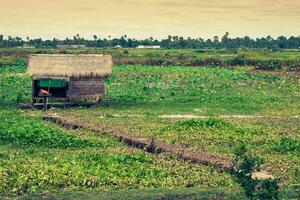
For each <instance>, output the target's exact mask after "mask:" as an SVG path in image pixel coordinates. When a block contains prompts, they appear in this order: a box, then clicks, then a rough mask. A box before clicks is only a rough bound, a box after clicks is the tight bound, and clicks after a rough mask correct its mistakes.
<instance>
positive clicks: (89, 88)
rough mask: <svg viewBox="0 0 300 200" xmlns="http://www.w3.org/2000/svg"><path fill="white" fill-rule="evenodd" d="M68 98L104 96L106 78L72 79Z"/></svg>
mask: <svg viewBox="0 0 300 200" xmlns="http://www.w3.org/2000/svg"><path fill="white" fill-rule="evenodd" d="M68 87H69V88H68V90H67V97H70V98H76V97H85V96H96V95H97V96H102V95H103V94H104V78H100V77H99V78H80V77H79V78H70V82H69V84H68Z"/></svg>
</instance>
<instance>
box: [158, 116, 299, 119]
mask: <svg viewBox="0 0 300 200" xmlns="http://www.w3.org/2000/svg"><path fill="white" fill-rule="evenodd" d="M209 117H218V118H235V119H258V118H273V119H283V118H286V117H283V116H266V115H218V116H205V115H160V116H159V118H164V119H206V118H209ZM289 118H300V116H298V115H295V116H291V117H289Z"/></svg>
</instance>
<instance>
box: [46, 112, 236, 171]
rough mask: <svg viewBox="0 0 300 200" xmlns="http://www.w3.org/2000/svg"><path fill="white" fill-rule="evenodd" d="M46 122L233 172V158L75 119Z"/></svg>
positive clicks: (63, 118) (49, 116)
mask: <svg viewBox="0 0 300 200" xmlns="http://www.w3.org/2000/svg"><path fill="white" fill-rule="evenodd" d="M43 119H44V120H47V121H51V122H54V123H56V124H59V125H61V126H64V127H67V128H72V129H81V128H82V129H87V130H91V131H93V132H97V133H101V134H103V133H105V134H108V135H110V136H112V137H114V138H117V139H119V140H120V141H122V142H125V143H127V144H128V145H130V146H133V147H136V148H140V149H144V150H145V151H147V152H150V153H157V154H159V153H163V152H166V153H172V154H174V155H176V156H177V157H178V158H180V159H182V160H190V161H192V162H194V163H199V164H203V165H210V166H215V167H216V168H218V169H219V170H220V171H225V172H232V157H230V156H227V158H224V157H222V156H221V155H219V154H214V153H207V152H201V151H194V150H192V149H189V148H185V147H182V146H179V145H172V144H167V143H164V142H161V141H157V140H154V138H149V137H144V136H140V135H133V134H129V133H124V132H121V131H119V130H116V129H112V128H111V127H101V126H99V125H98V126H95V125H92V124H88V123H84V122H82V121H80V122H79V121H76V120H74V119H68V118H65V117H59V116H55V115H47V116H44V117H43Z"/></svg>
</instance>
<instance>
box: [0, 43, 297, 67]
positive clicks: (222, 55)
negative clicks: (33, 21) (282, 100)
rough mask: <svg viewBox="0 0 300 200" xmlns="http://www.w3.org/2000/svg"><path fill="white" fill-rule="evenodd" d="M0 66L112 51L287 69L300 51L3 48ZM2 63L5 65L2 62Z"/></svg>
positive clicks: (187, 62)
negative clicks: (18, 60) (33, 56)
mask: <svg viewBox="0 0 300 200" xmlns="http://www.w3.org/2000/svg"><path fill="white" fill-rule="evenodd" d="M0 51H1V52H2V54H3V55H4V56H3V57H2V58H1V57H0V66H1V65H5V64H8V63H9V62H11V60H13V59H15V58H22V59H27V58H28V56H29V54H35V53H36V54H43V53H44V54H47V53H63V54H65V53H68V54H87V53H89V54H91V53H92V54H94V53H96V54H110V55H112V56H113V58H114V62H115V63H116V64H131V65H132V64H142V65H159V66H244V65H251V66H256V68H257V69H262V70H278V69H285V70H291V71H294V70H295V71H299V69H300V68H299V59H300V53H299V50H297V49H290V50H278V51H273V50H267V49H252V50H251V49H198V50H197V49H107V48H104V49H101V48H83V49H66V50H60V49H49V48H47V49H43V48H41V49H39V48H37V49H18V48H5V49H0ZM1 63H2V64H1Z"/></svg>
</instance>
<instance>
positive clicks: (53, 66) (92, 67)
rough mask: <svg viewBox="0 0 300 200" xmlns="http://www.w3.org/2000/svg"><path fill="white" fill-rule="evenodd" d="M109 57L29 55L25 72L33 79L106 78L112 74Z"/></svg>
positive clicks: (93, 55) (91, 55)
mask: <svg viewBox="0 0 300 200" xmlns="http://www.w3.org/2000/svg"><path fill="white" fill-rule="evenodd" d="M112 64H113V63H112V58H111V56H110V55H98V54H81V55H66V54H64V55H62V54H36V55H31V56H30V59H29V65H28V70H27V72H28V73H29V74H30V75H32V76H33V77H106V76H108V75H110V74H111V73H112Z"/></svg>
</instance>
